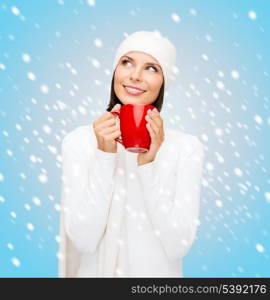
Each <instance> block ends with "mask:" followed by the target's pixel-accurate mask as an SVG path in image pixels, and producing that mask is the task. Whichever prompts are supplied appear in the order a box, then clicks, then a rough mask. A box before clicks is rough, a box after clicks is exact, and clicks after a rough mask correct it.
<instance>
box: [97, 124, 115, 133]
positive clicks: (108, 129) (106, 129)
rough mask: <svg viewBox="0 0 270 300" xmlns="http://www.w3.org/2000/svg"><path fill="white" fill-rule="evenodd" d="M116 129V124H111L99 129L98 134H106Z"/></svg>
mask: <svg viewBox="0 0 270 300" xmlns="http://www.w3.org/2000/svg"><path fill="white" fill-rule="evenodd" d="M116 130H118V128H117V127H116V125H112V126H109V127H106V128H103V129H102V130H101V131H100V135H106V134H109V133H112V132H114V131H116Z"/></svg>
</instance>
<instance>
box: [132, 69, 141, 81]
mask: <svg viewBox="0 0 270 300" xmlns="http://www.w3.org/2000/svg"><path fill="white" fill-rule="evenodd" d="M130 79H131V80H133V81H141V80H142V74H141V70H140V68H134V69H133V71H131V73H130Z"/></svg>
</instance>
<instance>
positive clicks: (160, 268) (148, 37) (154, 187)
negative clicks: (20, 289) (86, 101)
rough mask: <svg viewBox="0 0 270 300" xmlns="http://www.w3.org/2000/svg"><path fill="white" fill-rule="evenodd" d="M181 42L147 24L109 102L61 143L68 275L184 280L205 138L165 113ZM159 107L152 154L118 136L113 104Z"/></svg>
mask: <svg viewBox="0 0 270 300" xmlns="http://www.w3.org/2000/svg"><path fill="white" fill-rule="evenodd" d="M175 58H176V51H175V47H174V45H173V44H172V43H171V42H170V41H169V40H168V39H166V38H164V37H162V36H160V35H159V34H156V33H155V32H147V31H139V32H135V33H133V34H132V35H130V36H128V37H127V38H126V39H125V40H124V41H123V42H122V43H121V44H120V46H119V47H118V49H117V52H116V55H115V60H114V64H113V70H114V75H113V79H112V88H111V101H110V103H109V106H108V108H107V112H105V113H104V114H102V115H101V116H100V117H99V118H98V119H96V120H95V121H94V122H93V123H92V124H91V125H86V126H80V127H78V128H76V129H75V130H73V131H72V132H70V133H69V134H67V135H66V136H65V138H64V139H63V142H62V164H63V177H62V179H63V184H62V199H61V204H62V206H61V207H62V208H61V227H60V252H59V276H60V277H183V272H182V259H183V257H184V256H185V255H186V254H187V252H188V251H189V249H190V247H191V245H192V243H193V241H194V239H195V234H196V228H197V224H198V216H199V198H200V181H201V174H202V164H203V155H204V154H203V145H202V143H201V142H200V141H199V139H198V138H197V137H195V136H192V135H189V134H187V133H184V132H180V131H178V130H173V129H167V128H166V126H165V124H164V121H163V119H162V117H161V115H160V111H161V108H162V104H163V95H164V89H165V90H167V89H168V86H169V85H170V83H171V81H172V78H173V67H174V64H175ZM129 103H137V104H152V105H153V106H155V107H156V110H154V111H152V112H148V114H147V116H146V121H147V129H148V132H149V134H150V137H151V145H150V149H149V151H148V152H146V153H131V152H128V151H126V150H125V148H124V147H123V146H122V145H121V144H119V143H117V142H116V141H115V139H116V138H117V137H119V136H120V135H121V132H120V129H119V126H117V123H116V117H115V115H114V114H112V113H111V112H112V111H119V109H120V106H121V105H125V104H129Z"/></svg>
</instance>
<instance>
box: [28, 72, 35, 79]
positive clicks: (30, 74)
mask: <svg viewBox="0 0 270 300" xmlns="http://www.w3.org/2000/svg"><path fill="white" fill-rule="evenodd" d="M27 77H28V78H29V79H30V80H33V81H34V80H36V75H35V74H34V73H32V72H28V73H27Z"/></svg>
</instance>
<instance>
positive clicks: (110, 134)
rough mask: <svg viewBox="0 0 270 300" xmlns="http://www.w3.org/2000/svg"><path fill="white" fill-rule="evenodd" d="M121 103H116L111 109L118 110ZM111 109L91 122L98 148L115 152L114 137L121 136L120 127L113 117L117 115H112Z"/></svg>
mask: <svg viewBox="0 0 270 300" xmlns="http://www.w3.org/2000/svg"><path fill="white" fill-rule="evenodd" d="M120 108H121V105H120V104H116V105H115V106H114V107H113V108H112V110H111V111H118V112H119V111H120ZM111 111H107V112H106V113H104V114H103V115H101V116H100V117H99V118H98V119H97V120H95V121H94V122H93V124H92V126H93V128H94V132H95V135H96V138H97V143H98V149H100V150H102V151H105V152H111V153H116V152H117V142H116V141H115V139H116V138H117V137H119V136H121V131H120V128H117V126H116V120H115V118H116V117H117V116H115V115H113V114H112V113H111Z"/></svg>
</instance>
